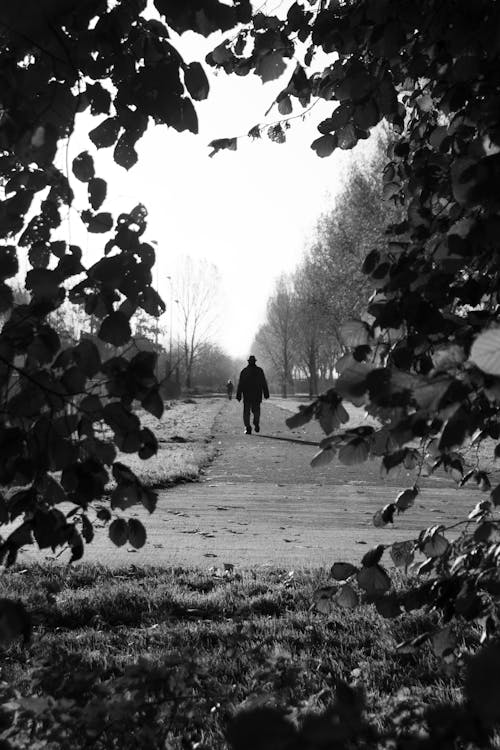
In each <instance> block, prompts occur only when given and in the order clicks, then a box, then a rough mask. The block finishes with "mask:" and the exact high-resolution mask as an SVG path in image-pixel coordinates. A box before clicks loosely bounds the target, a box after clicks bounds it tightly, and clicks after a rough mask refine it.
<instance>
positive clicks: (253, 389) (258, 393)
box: [236, 354, 269, 435]
mask: <svg viewBox="0 0 500 750" xmlns="http://www.w3.org/2000/svg"><path fill="white" fill-rule="evenodd" d="M255 363H256V359H255V357H254V356H253V354H251V355H250V356H249V358H248V367H245V368H244V369H243V370H242V371H241V372H240V379H239V381H238V390H237V391H236V398H237V400H238V401H241V397H242V396H243V423H244V425H245V434H246V435H251V434H252V428H251V426H250V412H252V414H253V426H254V428H255V432H260V405H261V402H262V396H264V398H269V388H268V387H267V382H266V376H265V375H264V370H263V369H262V367H257V365H256V364H255Z"/></svg>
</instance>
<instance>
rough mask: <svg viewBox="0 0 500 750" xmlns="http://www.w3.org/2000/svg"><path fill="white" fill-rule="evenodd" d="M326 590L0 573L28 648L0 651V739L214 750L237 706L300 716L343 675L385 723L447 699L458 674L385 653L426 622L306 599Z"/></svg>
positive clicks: (214, 579) (319, 575) (208, 579)
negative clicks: (329, 608) (27, 620)
mask: <svg viewBox="0 0 500 750" xmlns="http://www.w3.org/2000/svg"><path fill="white" fill-rule="evenodd" d="M326 582H327V581H326V573H324V572H318V571H316V572H310V573H308V572H307V571H304V572H300V573H295V574H291V573H290V572H289V571H287V570H273V571H269V572H259V573H254V572H252V571H242V572H240V571H238V570H226V571H224V570H217V569H215V570H211V571H210V570H208V571H203V572H202V571H199V570H186V569H169V570H165V569H154V568H145V569H138V568H134V567H133V566H132V567H129V568H124V569H121V570H115V571H113V572H111V571H109V570H108V569H105V568H102V567H96V566H90V565H80V566H78V567H75V568H72V569H67V568H62V567H57V566H56V567H43V566H36V565H34V566H30V567H29V568H24V569H23V568H19V567H18V568H17V569H14V570H11V571H8V572H5V573H4V574H3V576H2V596H6V597H9V598H15V599H21V600H22V601H23V602H24V603H25V604H26V606H27V608H28V609H29V610H31V611H32V613H33V618H34V622H35V628H34V635H33V640H32V643H31V644H30V645H29V646H28V647H26V648H23V647H22V646H20V645H18V644H13V645H11V646H10V647H8V648H4V653H3V654H2V656H3V658H2V667H1V673H2V682H1V684H0V690H1V691H2V693H3V695H2V701H1V702H2V704H3V706H2V708H1V711H0V726H1V728H2V729H3V734H1V735H0V737H3V738H5V737H8V738H9V739H10V741H11V742H12V743H13V747H16V748H30V749H32V750H37V748H40V749H41V748H46V749H47V750H56V749H58V748H69V747H71V748H74V749H75V750H76V749H78V748H97V749H99V748H102V749H103V750H110V749H111V748H144V747H151V748H163V747H165V748H169V749H170V750H174V749H175V750H177V748H178V749H179V750H181V748H193V750H195V749H197V750H201V749H202V748H207V749H208V748H210V750H218V749H221V750H222V748H225V747H226V743H225V739H224V737H225V731H226V725H227V721H228V719H229V718H230V717H231V715H233V713H234V712H235V711H236V710H237V709H238V708H241V707H242V706H248V705H255V703H259V704H261V705H278V706H279V705H283V706H287V707H289V708H290V707H291V708H292V709H293V711H294V714H295V716H296V717H300V716H301V715H302V714H303V713H304V712H308V711H318V710H321V709H322V708H324V707H325V706H327V705H328V704H329V702H330V701H331V699H332V696H333V692H334V686H335V683H336V680H337V679H339V678H341V679H343V680H346V681H347V682H350V683H353V684H359V685H362V686H363V688H364V689H365V691H366V693H367V699H368V704H369V707H370V710H371V711H372V712H373V715H376V716H377V717H378V718H377V721H378V722H379V723H380V724H382V725H383V723H384V721H385V719H384V717H386V716H387V715H388V713H389V712H390V709H391V706H393V705H394V701H395V700H396V701H397V700H402V699H405V696H406V698H408V696H409V695H411V701H412V704H413V705H418V702H419V701H423V702H424V703H425V702H430V701H433V702H436V701H439V700H441V699H452V700H454V699H456V697H457V694H458V693H457V684H456V682H455V678H454V677H451V676H449V675H447V673H446V671H445V669H444V667H443V665H442V664H441V663H440V662H439V661H438V660H437V659H436V658H435V657H434V656H433V655H432V653H431V652H430V651H429V650H426V647H424V648H423V650H422V651H421V652H420V654H419V656H418V657H415V656H413V655H406V656H402V655H399V656H398V655H397V654H396V653H395V646H396V644H397V643H398V642H400V641H402V640H404V639H406V638H409V637H413V636H415V635H417V634H419V633H420V632H421V631H422V630H423V628H424V626H425V625H426V624H427V623H428V617H427V618H424V617H423V616H420V615H418V614H416V615H413V616H411V617H406V618H405V619H404V620H402V619H401V618H397V619H396V620H392V621H389V620H384V619H382V618H381V617H380V616H379V615H378V614H377V613H376V611H375V609H374V608H373V607H372V606H370V605H367V606H363V607H361V608H360V609H358V610H356V611H355V612H351V611H347V610H340V609H339V610H336V611H333V612H331V613H330V614H329V615H324V614H320V613H318V612H315V611H313V610H311V598H312V593H313V591H314V589H315V588H316V587H317V586H318V585H324V584H325V583H326ZM14 719H15V723H14V724H11V722H12V721H14ZM14 743H15V744H14ZM256 750H257V748H256Z"/></svg>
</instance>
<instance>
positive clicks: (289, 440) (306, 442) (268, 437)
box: [255, 435, 319, 448]
mask: <svg viewBox="0 0 500 750" xmlns="http://www.w3.org/2000/svg"><path fill="white" fill-rule="evenodd" d="M255 437H256V438H258V439H260V438H266V440H283V442H285V443H298V444H299V445H314V447H315V448H319V443H314V442H313V441H312V440H297V439H296V438H287V437H277V435H256V436H255Z"/></svg>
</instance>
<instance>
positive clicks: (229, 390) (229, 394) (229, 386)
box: [226, 380, 234, 401]
mask: <svg viewBox="0 0 500 750" xmlns="http://www.w3.org/2000/svg"><path fill="white" fill-rule="evenodd" d="M226 391H227V397H228V399H229V400H230V401H231V399H232V397H233V391H234V385H233V381H232V380H228V381H227V385H226Z"/></svg>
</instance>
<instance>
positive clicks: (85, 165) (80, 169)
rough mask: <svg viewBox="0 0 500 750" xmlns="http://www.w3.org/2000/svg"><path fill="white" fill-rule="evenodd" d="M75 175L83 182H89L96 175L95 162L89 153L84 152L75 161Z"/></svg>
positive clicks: (73, 167)
mask: <svg viewBox="0 0 500 750" xmlns="http://www.w3.org/2000/svg"><path fill="white" fill-rule="evenodd" d="M72 169H73V174H74V175H75V177H76V178H77V179H78V180H80V181H81V182H88V181H89V180H91V179H92V177H94V175H95V170H94V160H93V159H92V157H91V155H90V154H89V152H88V151H82V153H81V154H78V156H77V157H76V158H75V159H73V166H72Z"/></svg>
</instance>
